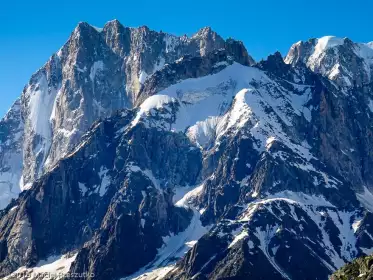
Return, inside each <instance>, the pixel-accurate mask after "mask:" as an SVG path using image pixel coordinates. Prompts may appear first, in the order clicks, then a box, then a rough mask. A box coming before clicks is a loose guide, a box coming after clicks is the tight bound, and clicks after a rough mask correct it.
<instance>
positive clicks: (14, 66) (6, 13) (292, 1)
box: [0, 0, 373, 116]
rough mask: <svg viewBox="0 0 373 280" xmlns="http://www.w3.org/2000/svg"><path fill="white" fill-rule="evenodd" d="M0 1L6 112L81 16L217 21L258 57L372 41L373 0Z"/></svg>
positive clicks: (0, 90) (158, 22) (181, 30)
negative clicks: (308, 45) (325, 39)
mask: <svg viewBox="0 0 373 280" xmlns="http://www.w3.org/2000/svg"><path fill="white" fill-rule="evenodd" d="M1 2H2V3H1V6H0V98H1V102H0V116H2V115H4V113H5V112H6V111H7V109H8V108H9V106H10V105H11V104H12V102H13V101H14V100H15V99H16V98H17V97H18V96H19V95H20V93H21V91H22V89H23V87H24V85H25V84H26V83H27V82H28V79H29V78H30V76H31V74H32V73H34V72H35V71H36V70H37V69H38V68H40V67H41V66H42V65H43V64H44V63H45V62H46V61H47V59H48V58H49V56H50V55H51V54H52V53H54V52H55V51H57V50H58V49H59V48H60V47H61V46H62V45H63V43H64V42H65V41H66V40H67V39H68V37H69V35H70V33H71V31H72V30H73V29H74V27H75V26H76V24H77V23H78V22H79V21H87V22H89V23H90V24H92V25H95V26H98V27H100V26H103V25H104V23H105V22H107V21H109V20H112V19H115V18H116V19H118V20H119V21H120V22H121V23H122V24H123V25H125V26H131V27H135V26H141V25H148V26H149V27H150V28H151V29H154V30H163V31H165V32H169V33H173V34H176V35H182V34H188V35H190V34H192V33H194V32H196V31H197V30H198V29H199V28H201V27H203V26H211V27H212V28H213V29H214V30H215V31H216V32H218V33H219V34H220V35H221V36H223V37H225V38H226V37H229V36H230V37H233V38H236V39H239V40H242V41H243V42H244V43H245V45H246V47H247V49H248V51H249V53H250V54H251V55H252V56H253V57H254V58H255V59H256V60H259V59H261V58H263V57H266V56H267V55H268V54H270V53H273V52H275V51H276V50H279V51H280V52H281V53H282V54H286V52H287V50H288V49H289V47H290V46H291V45H292V44H293V43H294V42H297V41H299V40H307V39H308V38H312V37H321V36H324V35H335V36H339V37H349V38H351V39H352V40H354V41H358V42H369V41H373V32H372V11H373V1H371V0H355V1H347V0H339V1H337V0H322V1H321V0H312V1H311V0H260V1H259V0H256V1H250V0H241V1H238V0H228V1H220V0H208V1H203V0H197V1H196V0H188V1H176V0H174V1H162V0H153V1H147V0H140V1H135V0H131V1H125V0H121V1H119V0H115V1H112V0H104V1H93V0H90V1H87V0H59V1H54V0H49V1H46V0H35V1H26V0H4V1H1Z"/></svg>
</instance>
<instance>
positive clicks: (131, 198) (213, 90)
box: [0, 22, 373, 279]
mask: <svg viewBox="0 0 373 280" xmlns="http://www.w3.org/2000/svg"><path fill="white" fill-rule="evenodd" d="M113 24H114V25H115V26H117V28H114V29H110V30H111V32H112V33H110V36H109V35H108V36H109V37H105V38H106V41H105V42H106V43H105V44H106V45H108V46H111V47H110V48H111V49H112V50H113V52H114V53H116V54H117V53H119V54H121V55H122V54H124V53H126V52H127V51H126V50H127V49H126V48H121V47H120V46H119V45H118V44H114V43H113V41H112V40H114V39H113V38H121V39H120V40H122V39H123V38H124V37H125V36H124V35H123V34H126V33H125V32H124V30H127V29H123V27H120V26H119V25H118V23H117V22H111V23H109V24H108V25H113ZM79 26H80V27H79V28H82V27H84V28H87V29H88V30H91V31H90V32H91V33H90V34H91V35H92V34H96V35H97V34H98V35H97V36H98V37H97V38H98V39H97V38H96V37H95V38H96V39H95V40H94V41H95V42H96V40H98V41H99V42H101V41H100V40H101V39H100V38H102V37H101V36H102V34H106V33H105V30H107V29H108V28H107V27H104V29H103V30H97V29H95V28H93V27H89V26H87V25H86V24H80V25H79ZM118 26H119V27H118ZM129 30H130V31H131V32H132V31H133V30H132V29H129ZM145 30H147V29H146V28H145ZM149 32H150V31H149ZM206 32H207V33H206ZM107 34H109V33H107ZM146 34H148V33H146ZM151 34H154V33H151ZM161 34H163V33H161ZM197 34H199V35H198V36H197V35H195V36H197V37H195V36H193V37H192V38H190V39H188V38H184V37H183V38H179V39H177V40H179V41H178V42H179V43H178V44H177V46H178V47H175V49H174V53H173V56H172V58H171V56H170V58H169V60H168V61H167V64H166V65H164V66H163V67H161V68H159V69H157V71H156V72H154V73H153V72H152V71H153V70H146V71H147V72H146V74H147V75H148V76H147V78H146V79H144V80H142V83H141V86H140V87H139V88H136V86H135V87H133V85H134V84H136V83H135V82H134V81H135V80H133V79H132V80H130V79H128V76H126V82H125V85H126V94H127V95H126V98H127V101H128V102H130V103H129V104H131V105H123V107H126V106H127V107H134V108H132V109H123V110H119V111H116V112H115V113H113V114H110V113H109V111H110V110H108V111H107V112H106V113H105V114H103V115H101V117H102V118H101V119H100V120H97V121H96V122H94V117H96V118H98V117H99V115H88V116H81V119H85V120H87V121H86V123H87V126H88V124H89V123H93V125H92V126H90V128H88V127H87V128H86V130H88V132H87V133H86V134H84V136H80V137H78V138H77V139H76V140H71V148H69V149H67V150H66V153H65V154H64V155H60V156H57V157H56V160H55V161H54V160H52V161H51V162H50V166H49V167H48V168H46V167H45V166H44V167H43V168H44V171H41V174H44V175H42V176H41V177H40V179H38V180H36V181H33V180H31V181H30V184H29V186H28V187H27V189H28V190H26V191H25V192H22V193H21V195H20V196H19V198H18V199H17V200H15V201H13V202H12V203H11V204H9V205H8V206H7V207H6V208H5V209H4V210H3V211H2V212H1V214H0V263H1V264H0V276H1V277H4V278H5V279H19V275H20V273H29V274H33V275H34V277H36V278H37V277H39V278H40V273H43V272H52V273H56V272H58V271H60V272H61V274H64V275H65V276H64V277H65V278H67V279H68V278H71V279H72V278H74V277H73V276H72V275H74V274H75V275H81V276H82V278H84V279H327V278H328V276H329V275H331V274H332V273H333V272H334V271H335V270H337V269H338V268H340V267H342V266H343V265H344V264H345V263H347V262H350V261H352V260H353V259H355V258H356V257H359V256H363V255H366V254H370V253H372V252H373V250H372V248H373V239H372V237H371V236H372V235H373V228H372V226H371V225H373V223H372V219H373V216H372V211H373V194H372V193H371V191H370V190H371V189H372V187H373V177H372V172H371V170H372V167H373V165H372V164H373V162H372V161H373V156H372V155H373V148H372V147H373V145H372V144H373V138H372V137H373V133H372V125H373V123H372V118H373V108H372V107H371V104H372V102H373V101H372V100H373V99H372V98H373V95H372V89H373V87H372V85H373V84H372V83H371V82H369V81H368V80H366V81H365V82H364V83H359V82H356V83H354V82H352V83H350V84H341V83H340V82H339V80H338V79H337V80H336V79H331V78H330V77H329V76H328V75H326V74H324V73H323V72H320V71H316V70H315V68H313V67H311V66H310V65H309V64H308V63H306V62H305V61H306V60H302V59H295V58H294V59H291V57H295V54H294V52H295V51H294V49H296V46H297V45H296V46H295V47H292V48H291V50H290V52H289V54H288V56H287V57H286V58H285V59H283V58H282V57H281V55H280V54H279V53H276V54H274V55H271V56H269V57H268V59H267V60H265V61H262V62H260V63H257V64H255V65H254V66H252V63H253V61H252V60H251V59H250V56H249V55H248V54H247V52H246V50H245V49H244V47H243V46H242V44H240V43H238V42H236V41H233V40H226V41H224V40H220V39H219V38H220V37H218V35H217V34H215V33H213V32H212V31H211V30H210V29H203V30H201V31H200V32H199V33H197ZM206 34H210V35H206ZM96 35H92V36H96ZM159 36H160V35H159ZM162 36H166V35H162ZM205 37H206V38H209V39H208V40H207V41H208V42H209V43H206V42H205V41H204V40H202V41H198V42H199V43H198V44H197V43H195V42H194V40H196V39H195V38H205ZM108 38H109V39H108ZM131 38H132V37H131ZM173 38H174V37H173ZM118 40H119V39H118ZM120 40H119V41H120ZM123 40H124V39H123ZM151 40H155V41H156V39H154V38H153V39H151ZM175 40H176V39H175ZM334 40H336V39H334V38H330V37H327V38H322V39H319V41H317V39H315V40H311V41H310V42H313V43H314V44H316V45H317V44H318V43H323V45H325V46H328V47H327V48H324V49H323V51H324V52H323V53H322V54H321V57H323V59H325V60H326V61H329V60H333V59H334V54H335V52H334V51H333V52H331V51H330V48H333V47H334V44H333V42H334ZM346 40H347V39H344V42H346ZM114 41H115V40H114ZM124 41H126V40H124ZM325 41H326V43H325ZM339 41H340V40H339ZM150 42H153V41H150ZM167 42H168V41H167ZM193 42H194V43H193ZM201 42H204V43H201ZM212 42H215V44H216V47H212V48H210V47H211V44H212ZM219 42H220V43H219ZM347 42H348V44H347V45H346V46H344V47H345V48H348V47H349V46H350V45H351V44H353V43H349V41H347ZM100 44H101V43H100ZM196 44H197V46H199V51H198V54H197V55H196V53H195V52H190V51H188V53H189V54H187V55H183V54H184V53H185V52H184V51H180V52H179V51H177V50H179V49H182V50H184V49H188V50H189V48H192V47H191V46H196ZM302 44H303V43H302ZM339 46H340V45H338V47H339ZM364 46H367V47H369V45H364ZM352 47H353V49H352V50H355V47H354V45H352ZM147 49H148V50H149V51H150V50H153V48H147ZM62 50H63V49H62ZM315 50H317V48H313V49H312V48H310V50H309V51H308V52H307V54H308V55H311V56H312V55H313V56H315V54H313V53H312V51H315ZM154 51H156V45H155V46H154ZM94 53H95V52H94ZM141 53H142V54H143V53H144V52H141ZM145 53H146V52H145ZM299 53H300V54H304V52H299ZM339 54H340V53H339ZM178 55H182V56H181V57H178ZM328 57H330V58H328ZM341 57H342V58H343V55H341V56H339V58H341ZM107 59H108V60H110V59H109V58H107ZM132 59H133V58H132ZM165 60H166V59H165ZM103 61H104V60H103ZM143 61H144V63H145V61H153V60H152V59H151V58H146V59H145V58H144V60H143ZM320 61H321V62H320V63H324V62H323V61H324V60H320ZM105 63H106V58H105ZM76 65H77V64H74V67H76ZM105 65H107V64H105ZM144 65H145V64H144ZM152 65H154V63H153V64H152ZM132 66H133V65H132ZM349 66H350V65H349V64H346V65H344V67H349ZM84 67H85V65H84V63H82V64H79V69H80V70H81V71H80V70H79V71H77V72H76V73H77V74H78V75H80V74H79V73H83V74H82V75H85V74H84V73H85V70H84ZM144 67H145V66H144ZM351 67H355V66H351ZM87 69H89V66H87ZM110 69H111V70H113V69H114V68H110ZM152 69H153V68H152ZM364 69H366V68H364ZM355 70H356V69H355V68H351V69H349V71H352V72H354V73H355ZM131 71H132V70H131ZM144 71H145V70H144ZM112 73H114V75H115V73H116V72H115V71H112ZM124 73H127V72H124ZM136 73H137V74H139V72H136ZM366 73H367V72H364V73H361V75H365V74H366ZM111 78H112V75H110V76H109V75H106V76H103V77H102V80H100V83H99V84H103V83H108V82H109V81H111V80H110V79H111ZM351 78H352V79H354V78H353V77H351ZM100 79H101V78H100ZM66 83H70V80H66ZM119 84H120V83H119ZM119 84H118V85H119ZM122 85H123V84H122ZM35 90H36V89H35ZM112 92H113V91H111V90H108V88H106V89H105V90H103V91H101V93H102V94H103V96H105V100H108V99H110V94H111V93H112ZM129 92H131V94H129V95H128V93H129ZM85 94H87V95H88V96H89V97H84V102H91V101H87V99H89V98H91V100H94V98H92V96H94V93H93V91H92V89H91V90H90V91H88V90H87V91H86V93H85ZM107 95H108V99H106V96H107ZM66 96H67V95H66ZM41 100H43V101H44V100H45V98H43V99H41ZM77 100H80V101H79V102H80V103H81V102H82V101H81V99H77ZM127 101H126V102H127ZM26 103H27V102H26ZM80 103H79V104H80ZM38 104H39V103H38ZM58 104H59V103H57V105H56V108H58V110H60V111H61V113H60V114H66V112H64V110H66V108H65V107H64V106H61V105H58ZM87 104H91V103H87ZM92 104H93V103H92ZM116 104H117V105H118V106H119V104H118V103H116ZM121 106H122V105H121ZM26 107H27V106H26ZM87 108H89V107H87ZM92 108H94V107H91V108H90V110H91V109H92ZM113 111H114V109H113ZM113 111H112V112H113ZM68 112H70V111H69V110H68ZM71 112H74V110H72V111H71ZM71 112H70V113H71ZM70 113H69V114H70ZM85 114H87V112H86V111H84V115H85ZM109 115H110V116H109ZM61 116H62V115H61ZM89 118H92V119H89ZM56 119H57V118H56ZM56 119H54V120H56ZM61 120H65V118H64V117H63V118H62V117H61ZM88 120H89V121H88ZM16 124H17V123H16ZM52 124H54V121H52ZM21 125H22V123H20V124H19V125H18V124H17V125H13V126H14V127H21ZM25 126H26V128H25V130H24V131H25V132H26V131H27V119H26V122H25ZM53 131H55V130H53ZM82 131H84V129H82V130H81V133H82ZM68 139H69V141H70V139H73V138H68ZM74 141H76V142H75V143H78V144H77V145H73V142H74ZM36 143H37V144H38V143H39V142H36ZM52 145H53V144H52ZM24 147H25V149H26V150H27V147H28V143H25V146H24ZM39 148H40V147H39ZM53 150H54V149H49V150H48V151H53ZM41 151H43V152H44V151H46V149H45V146H42V149H41ZM24 153H26V151H25V152H24ZM24 156H25V155H24ZM59 157H62V159H60V160H57V159H58V158H59ZM27 158H29V157H28V156H27ZM41 162H42V161H41ZM46 162H47V163H48V164H49V161H46ZM52 162H53V164H52ZM26 165H27V163H26ZM67 273H73V274H70V275H69V274H67ZM54 275H55V274H54ZM56 277H57V276H55V278H56ZM58 277H59V276H58ZM61 277H62V276H61Z"/></svg>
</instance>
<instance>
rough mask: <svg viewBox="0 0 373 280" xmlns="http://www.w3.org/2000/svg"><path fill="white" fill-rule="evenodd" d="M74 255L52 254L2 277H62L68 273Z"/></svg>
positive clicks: (56, 279) (56, 278) (5, 279)
mask: <svg viewBox="0 0 373 280" xmlns="http://www.w3.org/2000/svg"><path fill="white" fill-rule="evenodd" d="M76 255H77V254H73V255H68V254H66V255H62V256H52V257H49V258H48V259H47V260H45V261H40V262H39V263H38V264H37V265H36V266H35V267H31V268H26V267H24V266H22V267H20V268H18V269H17V270H16V271H14V272H13V273H11V274H10V275H9V276H6V277H5V278H3V279H4V280H7V279H13V278H14V277H15V276H16V275H30V276H31V278H32V279H34V278H35V279H36V278H38V279H52V278H53V279H55V280H58V279H63V276H64V275H65V274H66V273H68V271H69V269H70V266H71V264H72V262H73V261H74V260H75V258H76ZM39 277H42V278H39ZM31 278H30V279H31Z"/></svg>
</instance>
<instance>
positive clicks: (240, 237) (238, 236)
mask: <svg viewBox="0 0 373 280" xmlns="http://www.w3.org/2000/svg"><path fill="white" fill-rule="evenodd" d="M246 236H248V233H247V231H246V230H242V231H241V233H239V234H237V235H236V236H235V237H234V239H233V241H232V242H231V243H230V244H229V245H228V248H231V247H233V246H234V244H236V243H237V242H238V241H240V240H241V239H243V238H245V237H246Z"/></svg>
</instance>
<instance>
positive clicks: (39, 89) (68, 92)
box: [0, 20, 254, 208]
mask: <svg viewBox="0 0 373 280" xmlns="http://www.w3.org/2000/svg"><path fill="white" fill-rule="evenodd" d="M220 48H224V49H226V50H227V52H228V53H231V54H232V55H233V56H236V57H237V56H238V55H237V54H238V53H239V55H240V58H239V59H240V62H241V63H243V64H245V65H251V64H253V63H254V61H253V60H252V58H251V57H250V56H249V55H248V54H247V51H246V49H245V47H244V46H243V45H242V43H241V42H238V41H234V40H232V39H228V40H224V39H222V38H221V37H220V36H219V35H218V34H216V33H215V32H214V31H212V30H211V28H209V27H206V28H203V29H201V30H200V31H198V32H197V33H196V34H194V35H193V36H192V37H190V38H188V37H186V36H183V37H177V36H173V35H170V34H166V33H163V32H155V31H151V30H149V29H148V28H147V27H140V28H128V27H124V26H122V25H121V24H120V23H119V22H118V21H117V20H114V21H110V22H108V23H107V24H106V25H105V26H104V28H102V29H98V28H95V27H93V26H91V25H89V24H87V23H84V22H81V23H79V24H78V26H77V27H76V28H75V29H74V31H73V32H72V34H71V36H70V38H69V39H68V41H67V42H66V43H65V45H64V46H63V47H62V48H61V49H60V50H59V51H58V52H57V53H56V54H54V55H53V56H52V57H51V58H50V59H49V61H48V62H47V63H46V64H45V65H44V66H43V67H42V68H40V69H39V70H38V71H37V72H36V73H35V74H34V75H33V76H32V77H31V79H30V81H29V83H28V84H27V85H26V86H25V88H24V90H23V92H22V95H21V98H20V101H17V102H16V103H15V104H14V105H13V107H12V108H11V110H10V111H9V113H8V115H7V116H6V117H5V118H4V119H3V120H2V121H1V124H0V127H1V130H3V131H4V133H3V135H4V136H3V137H4V139H0V141H1V143H2V144H1V149H0V159H1V163H2V165H1V166H2V169H1V170H0V190H1V200H0V208H4V207H5V206H6V205H7V204H8V203H9V202H10V200H11V199H12V198H15V197H17V195H18V193H19V192H20V190H25V189H28V188H30V186H31V183H32V182H33V180H35V179H38V178H39V177H40V176H41V175H42V174H43V173H45V172H46V171H48V170H50V169H51V168H52V167H53V166H54V165H55V164H56V163H57V162H58V160H60V159H61V158H63V157H64V156H66V155H67V154H68V153H69V152H70V151H71V150H72V148H73V147H74V146H75V145H76V144H78V143H79V141H80V140H81V137H82V136H83V134H84V133H85V132H87V130H88V129H89V128H90V126H91V125H92V123H93V122H94V121H95V120H97V119H100V118H105V117H108V116H110V115H111V114H112V113H114V112H115V111H116V110H118V109H123V108H132V107H133V106H134V104H135V103H136V102H137V99H138V96H137V95H138V94H139V92H140V89H141V88H142V87H143V84H144V82H145V81H146V80H147V79H150V78H151V76H152V74H153V73H154V72H156V71H157V70H159V69H161V68H162V67H163V66H164V65H167V64H168V63H170V62H173V61H175V60H176V59H179V58H180V57H183V56H185V55H192V56H195V55H199V56H202V57H203V56H205V55H206V54H208V53H209V52H210V51H211V50H215V49H220ZM195 74H198V73H190V75H191V77H192V76H193V75H195ZM11 131H13V132H14V133H10V132H11ZM21 147H23V148H21ZM19 158H23V163H22V162H21V161H20V160H19ZM9 170H11V171H9Z"/></svg>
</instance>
